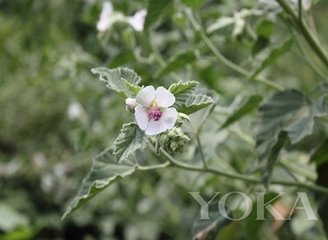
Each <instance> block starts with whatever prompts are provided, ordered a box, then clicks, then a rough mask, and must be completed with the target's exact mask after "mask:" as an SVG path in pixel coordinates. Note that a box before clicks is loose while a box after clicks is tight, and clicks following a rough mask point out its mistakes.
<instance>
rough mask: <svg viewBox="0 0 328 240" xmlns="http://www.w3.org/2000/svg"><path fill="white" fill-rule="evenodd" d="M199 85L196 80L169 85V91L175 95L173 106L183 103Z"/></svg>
mask: <svg viewBox="0 0 328 240" xmlns="http://www.w3.org/2000/svg"><path fill="white" fill-rule="evenodd" d="M198 85H199V83H198V82H196V81H188V82H178V83H174V84H172V85H171V86H170V88H169V91H170V92H171V93H172V94H173V95H174V96H175V103H174V105H173V106H174V107H178V106H181V105H183V104H184V103H185V102H186V101H187V99H188V97H189V96H190V95H191V94H192V93H193V92H194V91H195V89H196V87H197V86H198Z"/></svg>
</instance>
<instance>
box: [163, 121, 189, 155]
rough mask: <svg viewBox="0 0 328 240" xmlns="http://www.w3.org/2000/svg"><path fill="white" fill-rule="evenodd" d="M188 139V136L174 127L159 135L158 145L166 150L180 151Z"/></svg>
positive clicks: (170, 151)
mask: <svg viewBox="0 0 328 240" xmlns="http://www.w3.org/2000/svg"><path fill="white" fill-rule="evenodd" d="M189 141H190V138H189V137H188V136H187V135H186V134H184V133H183V132H182V131H181V129H180V128H177V127H174V128H172V129H171V130H169V131H168V132H167V133H166V134H162V135H161V136H160V137H159V141H158V143H159V147H162V148H164V149H165V150H166V151H167V152H169V153H173V152H182V151H183V148H184V147H185V146H186V144H187V143H188V142H189Z"/></svg>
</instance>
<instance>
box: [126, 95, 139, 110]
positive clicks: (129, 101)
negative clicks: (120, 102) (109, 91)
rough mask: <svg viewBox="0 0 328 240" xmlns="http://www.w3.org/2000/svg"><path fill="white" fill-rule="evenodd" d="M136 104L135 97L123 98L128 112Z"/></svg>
mask: <svg viewBox="0 0 328 240" xmlns="http://www.w3.org/2000/svg"><path fill="white" fill-rule="evenodd" d="M136 106H137V101H136V99H135V98H127V99H125V109H126V110H127V111H129V112H134V108H135V107H136Z"/></svg>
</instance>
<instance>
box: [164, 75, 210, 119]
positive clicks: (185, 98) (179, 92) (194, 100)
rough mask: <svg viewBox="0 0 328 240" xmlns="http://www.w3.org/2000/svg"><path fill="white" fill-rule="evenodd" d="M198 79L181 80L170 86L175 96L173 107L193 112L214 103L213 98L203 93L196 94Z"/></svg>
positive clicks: (181, 110) (188, 112) (186, 112)
mask: <svg viewBox="0 0 328 240" xmlns="http://www.w3.org/2000/svg"><path fill="white" fill-rule="evenodd" d="M198 84H199V83H198V82H196V81H188V82H179V83H174V84H172V85H171V86H170V88H169V91H170V92H171V93H173V95H174V96H175V103H174V105H173V107H175V108H176V109H177V111H178V112H181V113H185V114H191V113H194V112H197V111H198V110H200V109H202V108H205V107H207V106H208V105H210V104H212V103H213V99H212V98H211V97H209V96H206V95H203V94H194V93H193V92H194V91H195V89H196V87H197V86H198Z"/></svg>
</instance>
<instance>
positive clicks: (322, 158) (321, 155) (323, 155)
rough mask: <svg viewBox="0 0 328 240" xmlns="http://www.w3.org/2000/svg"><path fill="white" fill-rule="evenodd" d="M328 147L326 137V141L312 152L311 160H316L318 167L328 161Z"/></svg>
mask: <svg viewBox="0 0 328 240" xmlns="http://www.w3.org/2000/svg"><path fill="white" fill-rule="evenodd" d="M327 149H328V139H325V140H324V142H323V143H322V144H321V145H320V146H319V147H318V148H317V149H316V151H315V152H314V153H313V154H312V156H311V160H310V161H311V162H314V163H315V164H316V166H317V167H318V166H320V165H321V164H323V163H326V162H328V154H327Z"/></svg>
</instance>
